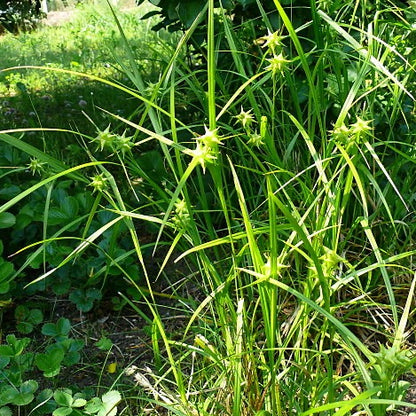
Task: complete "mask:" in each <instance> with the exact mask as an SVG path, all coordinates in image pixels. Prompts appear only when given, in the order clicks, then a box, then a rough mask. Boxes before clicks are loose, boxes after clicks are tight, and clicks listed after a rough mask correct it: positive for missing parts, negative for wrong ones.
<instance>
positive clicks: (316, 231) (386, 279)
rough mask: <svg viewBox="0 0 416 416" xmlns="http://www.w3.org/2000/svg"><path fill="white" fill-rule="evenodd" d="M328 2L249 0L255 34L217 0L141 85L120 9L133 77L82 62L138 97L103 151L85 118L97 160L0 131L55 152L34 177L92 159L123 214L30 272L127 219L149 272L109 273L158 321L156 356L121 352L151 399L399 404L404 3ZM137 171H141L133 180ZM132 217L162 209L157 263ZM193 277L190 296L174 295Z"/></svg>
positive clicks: (404, 263)
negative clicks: (194, 51)
mask: <svg viewBox="0 0 416 416" xmlns="http://www.w3.org/2000/svg"><path fill="white" fill-rule="evenodd" d="M334 3H335V2H334ZM331 4H332V2H317V3H316V4H315V2H310V4H309V3H308V4H305V5H303V6H301V10H302V12H303V13H304V15H305V16H306V17H307V18H306V19H305V21H301V22H299V20H296V19H295V18H294V17H293V16H292V15H291V12H292V11H293V9H292V8H291V6H286V5H284V4H283V2H282V3H281V2H279V1H278V0H274V5H275V8H276V11H277V12H278V16H279V18H278V21H274V20H273V21H272V20H270V19H269V17H268V13H267V12H266V10H264V8H263V7H262V2H260V1H256V5H257V7H258V10H259V15H260V16H261V24H260V27H261V30H262V31H263V33H262V34H261V35H260V36H259V33H258V30H259V29H258V27H259V22H258V21H253V20H247V21H243V22H238V23H237V22H235V21H233V19H232V16H229V15H227V13H226V12H225V11H224V9H222V8H221V7H219V8H218V7H215V6H216V4H215V3H214V1H213V0H209V1H208V2H207V4H206V6H205V7H204V8H203V9H202V10H201V12H200V14H199V15H198V16H197V18H196V20H195V22H194V24H192V25H191V26H190V27H189V29H187V30H186V31H185V32H184V34H183V37H182V39H181V40H180V41H179V44H178V47H177V49H176V50H172V51H171V56H172V58H171V59H170V60H169V61H168V62H166V64H165V68H164V70H163V71H162V72H161V75H160V78H159V81H158V82H157V83H156V84H153V85H152V88H151V91H150V92H149V89H148V88H147V87H148V86H147V85H146V83H145V80H144V79H143V78H142V75H141V73H140V70H139V68H138V67H137V65H136V61H135V57H134V51H133V50H132V49H131V48H130V47H129V43H128V41H127V39H126V38H125V37H124V36H123V28H122V25H121V24H120V23H119V21H118V19H117V15H116V13H115V12H113V13H114V19H115V25H116V26H118V29H119V31H120V33H121V36H122V37H123V39H124V42H125V50H126V55H127V56H128V61H125V60H124V61H120V66H121V68H122V69H123V70H124V71H125V72H126V73H127V75H128V76H129V77H130V80H131V82H132V83H133V84H134V85H135V88H136V89H135V90H132V89H131V90H130V89H127V88H125V87H123V86H121V85H118V84H116V83H115V82H110V81H106V80H100V79H98V77H94V80H99V81H101V82H105V83H107V84H109V85H111V86H112V87H114V88H115V91H117V90H120V91H123V92H126V93H129V94H130V95H131V96H132V97H134V98H135V99H137V100H139V101H141V103H142V106H141V109H142V113H141V114H140V116H139V117H135V118H134V117H133V118H123V117H121V116H119V115H115V114H113V117H114V119H115V120H117V122H120V123H124V124H125V126H126V128H127V127H128V128H129V129H131V130H134V131H135V133H134V135H133V136H131V137H130V138H126V137H125V136H120V135H118V136H117V134H116V133H114V134H113V133H112V132H111V131H110V127H109V128H108V130H107V131H105V132H101V136H97V137H101V138H106V139H108V140H107V141H108V143H107V141H106V142H105V143H104V142H103V143H104V144H103V148H104V147H105V146H107V145H108V147H109V149H110V150H111V157H112V160H111V162H109V161H107V162H106V163H104V162H103V161H102V162H101V161H99V160H98V159H97V157H96V151H95V150H96V149H94V146H96V145H97V144H98V145H99V146H101V144H100V143H101V142H100V143H98V142H97V140H98V139H97V138H93V137H89V138H88V137H85V142H86V143H87V142H88V141H90V142H92V143H91V144H89V145H88V143H87V145H86V148H87V151H86V155H87V156H88V157H89V159H90V160H89V161H88V162H85V163H84V164H80V165H78V166H75V167H72V168H69V167H66V166H64V165H63V164H62V162H60V161H57V160H55V159H53V158H51V157H50V156H48V155H47V153H46V152H41V151H39V150H37V149H35V148H33V147H31V146H30V145H29V144H26V143H22V142H17V141H16V140H13V138H12V137H11V136H9V135H8V134H6V133H2V134H1V136H0V138H2V139H3V140H5V141H8V142H9V143H10V144H14V145H16V146H19V147H20V148H21V149H22V150H24V151H27V152H28V153H29V154H31V156H35V155H36V157H37V158H38V159H39V160H40V161H42V162H48V163H49V164H52V165H53V166H54V167H55V168H56V170H57V171H58V173H56V174H55V175H54V176H51V177H49V178H47V179H44V180H43V181H42V182H39V184H38V185H36V186H37V187H41V186H44V185H47V184H48V183H49V182H52V181H55V180H58V179H59V178H60V177H62V176H63V175H77V177H80V175H82V174H81V172H82V171H83V170H85V169H86V168H94V169H96V175H95V176H93V179H92V182H91V181H89V179H88V177H86V176H85V175H83V176H82V180H83V181H84V182H85V183H88V182H90V184H91V186H93V188H94V190H95V192H96V195H97V199H99V200H98V202H97V204H96V205H95V207H96V208H97V207H98V206H99V205H101V206H102V207H103V208H102V209H106V210H109V211H111V212H112V213H114V214H115V217H114V219H112V221H110V222H108V223H107V224H105V225H104V226H103V227H102V228H100V229H98V230H95V231H94V232H92V231H90V230H89V225H88V224H89V223H90V221H91V220H90V219H88V220H87V221H86V224H85V227H84V233H83V235H82V236H80V239H81V240H80V243H79V245H78V246H77V247H76V248H75V249H74V250H73V251H72V252H71V253H70V254H68V256H67V257H66V258H65V259H64V260H63V262H62V263H61V264H59V265H58V266H57V267H56V268H53V269H50V270H49V271H47V272H46V273H44V274H43V275H42V276H40V277H39V279H45V278H49V276H51V275H52V274H53V272H54V271H55V270H56V269H57V268H59V267H61V266H63V265H64V264H69V263H70V262H71V261H72V260H74V259H76V258H77V257H78V256H80V255H82V253H83V251H84V250H85V249H86V248H88V246H90V245H91V244H95V242H96V241H98V240H99V239H100V238H101V237H102V235H103V234H104V233H105V232H106V231H107V230H109V229H111V227H113V226H115V225H116V224H117V223H118V222H124V223H125V224H126V226H127V228H128V230H129V234H130V238H131V240H132V243H133V247H134V250H133V251H132V253H131V255H135V256H137V259H138V263H139V264H140V266H141V268H142V270H143V280H142V281H137V279H134V278H133V277H132V276H130V275H129V273H128V272H127V271H126V270H124V269H123V268H122V267H121V266H120V273H122V274H123V275H124V277H125V278H126V279H127V280H128V281H130V283H131V284H132V286H133V287H134V288H135V289H136V290H137V292H139V293H140V294H141V296H142V297H143V299H144V302H145V303H146V305H147V309H148V311H150V316H147V320H148V322H149V324H151V328H152V348H153V356H154V362H153V365H152V366H149V367H148V368H144V367H143V368H135V370H134V371H130V372H129V374H130V375H132V376H133V377H134V378H135V380H136V382H137V384H138V386H140V388H141V397H142V399H143V397H144V400H145V401H147V403H148V404H147V405H146V409H144V410H143V411H153V412H157V408H158V406H162V407H163V408H165V409H166V411H167V412H168V413H169V414H176V415H186V416H188V415H212V414H221V415H233V416H237V415H258V416H260V415H262V416H265V415H278V416H283V415H293V414H301V415H309V414H320V415H346V414H357V415H358V414H367V415H374V416H381V415H384V414H386V412H387V411H389V410H393V409H398V408H399V407H400V406H404V405H405V402H404V394H405V391H406V387H408V385H407V384H406V383H404V382H403V381H401V377H403V375H405V374H406V373H407V372H409V371H411V368H412V366H413V364H414V361H415V360H414V354H413V351H412V349H411V348H410V347H409V345H408V344H407V341H406V337H407V335H408V334H407V333H406V327H407V326H408V324H409V320H410V319H411V318H412V316H411V313H410V309H411V305H412V303H413V302H414V299H413V292H414V284H415V283H414V282H415V279H414V277H413V273H412V271H411V270H412V256H413V255H414V251H412V250H411V238H406V237H403V233H404V231H403V229H404V225H403V222H405V218H406V217H407V215H408V213H409V212H411V210H412V207H413V205H412V203H411V201H408V200H407V199H408V193H409V190H410V189H411V186H412V179H403V178H402V177H401V176H400V174H399V172H401V169H402V167H403V165H405V166H406V168H407V169H408V170H409V171H412V169H414V158H413V157H412V155H411V152H410V150H411V149H413V144H412V142H411V140H409V138H410V137H411V134H410V133H409V126H410V125H412V123H413V119H412V117H413V115H412V114H411V112H409V111H408V110H406V107H405V106H404V105H403V103H405V102H408V101H409V100H410V102H413V100H414V97H413V95H412V86H414V68H413V67H412V65H411V64H410V59H408V58H407V57H406V56H405V54H404V53H405V49H406V46H405V45H406V38H407V36H409V32H408V31H407V30H410V29H408V28H409V22H408V21H407V20H406V14H405V13H404V11H403V10H400V9H398V8H394V7H393V6H391V7H388V4H385V5H384V4H382V2H378V7H377V8H376V9H375V10H372V13H369V14H366V13H365V12H364V10H365V4H364V2H360V1H357V2H355V3H353V4H352V3H351V4H349V3H348V4H347V5H345V6H343V7H342V8H340V9H339V10H336V8H334V7H331ZM110 7H111V6H110ZM398 21H399V22H400V24H398V23H397V22H398ZM201 22H206V24H205V26H204V27H205V29H206V34H205V39H204V42H205V44H204V48H205V52H204V53H203V54H202V56H196V57H195V56H193V57H191V58H192V59H194V60H195V61H196V62H197V65H196V64H195V62H193V61H192V59H189V57H187V56H186V46H187V45H190V44H191V39H192V36H193V33H194V31H195V29H196V28H197V27H198V26H199V25H201V24H202V23H201ZM239 35H241V36H239ZM253 45H255V46H254V49H253ZM402 49H403V52H402V51H401V50H402ZM188 52H189V51H188ZM406 53H410V52H409V51H407V52H406ZM224 62H226V65H224ZM403 68H406V71H403ZM38 70H39V68H38ZM55 71H60V72H62V73H64V72H68V71H65V70H55ZM71 74H73V75H74V72H71ZM404 74H406V75H404ZM90 78H92V77H91V76H90ZM383 106H388V109H387V108H385V110H383ZM401 131H404V133H402V132H401ZM103 134H104V135H103ZM120 137H121V138H120ZM149 143H152V145H153V147H152V152H154V153H153V154H154V155H156V154H158V155H159V156H160V157H162V158H163V163H164V173H163V178H157V177H154V176H152V174H151V173H149V172H148V171H146V169H144V167H143V163H142V162H143V159H141V158H140V157H139V156H138V153H139V152H140V149H141V148H143V147H144V146H148V145H149ZM120 146H121V147H120ZM91 147H92V148H91ZM103 148H101V150H103ZM112 169H117V172H119V173H120V172H122V174H119V175H118V176H117V175H114V174H112ZM137 177H139V178H140V179H141V181H142V182H144V183H145V185H146V186H143V187H142V188H141V190H140V188H139V190H138V191H137V188H136V187H135V186H134V183H135V178H137ZM80 180H81V177H80ZM126 184H127V186H125V185H126ZM126 188H127V189H129V190H130V191H131V193H133V194H134V195H135V197H134V198H128V197H127V196H126V195H127V193H126V191H125V189H126ZM32 191H33V188H32V189H29V190H28V191H27V192H26V193H25V194H22V195H20V196H18V197H15V198H14V199H12V200H11V201H9V202H8V203H6V204H4V205H3V206H2V207H0V212H2V211H5V210H7V209H10V208H11V207H12V206H13V205H14V204H15V203H17V202H18V200H20V199H22V198H24V197H25V195H26V194H29V193H30V192H32ZM104 201H105V202H106V203H105V205H104ZM95 214H96V212H95V211H93V212H91V214H90V216H89V218H92V217H93V216H94V215H95ZM400 215H402V217H400ZM141 224H151V225H152V227H154V228H153V229H155V238H154V253H158V252H159V250H161V248H162V247H166V246H167V247H168V249H167V250H164V253H165V255H164V258H163V260H162V262H161V268H160V270H159V271H158V272H157V273H155V274H154V275H153V274H152V273H149V271H148V265H149V262H152V258H146V256H144V255H143V250H142V247H141V242H140V236H139V233H138V229H139V227H140V226H141ZM406 227H407V228H409V230H411V227H412V224H410V223H409V224H406ZM386 233H388V234H389V235H391V236H394V238H395V239H396V240H397V241H402V240H403V239H404V241H405V242H406V244H405V245H401V244H399V245H394V244H392V242H391V241H389V239H388V238H386ZM409 233H411V231H409ZM47 237H48V236H47V235H45V238H44V240H43V241H42V242H41V243H40V244H42V245H47V244H48V243H49V241H48V238H47ZM54 238H58V237H51V239H54ZM172 259H173V260H174V261H176V262H179V261H181V260H183V259H186V260H187V261H188V262H189V264H190V271H189V275H188V277H186V270H183V274H184V275H185V279H183V280H182V282H181V285H178V284H176V282H173V283H172V287H171V295H172V298H174V299H177V300H180V302H179V303H180V305H181V306H180V307H179V309H180V315H181V316H183V315H185V316H186V317H187V319H186V322H182V323H180V324H179V323H178V325H182V326H181V333H182V336H181V337H180V339H178V337H177V336H175V337H171V334H170V332H169V330H168V327H167V326H166V322H165V321H164V316H163V315H162V314H161V313H160V310H159V307H158V300H157V294H156V293H155V290H154V284H155V282H156V280H157V279H158V278H159V277H160V276H162V275H168V274H169V267H170V264H171V260H172ZM115 263H116V262H115V261H114V259H113V260H112V264H115ZM180 264H183V263H180ZM399 281H400V282H404V284H405V285H406V287H407V288H408V295H407V296H405V297H403V296H399V295H398V291H397V288H398V286H399ZM402 284H403V283H402ZM194 286H196V287H197V288H198V294H197V295H195V298H188V299H187V298H186V297H185V296H183V295H182V293H181V290H182V289H183V287H194ZM181 288H182V289H181ZM130 304H131V306H132V307H133V308H134V309H135V310H137V312H138V313H140V314H142V315H143V314H144V313H143V311H141V309H140V308H139V306H138V305H136V304H135V303H134V302H130ZM386 368H388V370H386ZM408 406H412V405H408ZM413 407H414V406H413ZM149 409H153V410H149Z"/></svg>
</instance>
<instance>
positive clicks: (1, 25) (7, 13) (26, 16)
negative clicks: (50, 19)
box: [0, 0, 44, 33]
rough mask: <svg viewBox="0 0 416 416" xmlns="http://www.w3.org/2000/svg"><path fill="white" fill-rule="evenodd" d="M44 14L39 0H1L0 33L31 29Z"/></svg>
mask: <svg viewBox="0 0 416 416" xmlns="http://www.w3.org/2000/svg"><path fill="white" fill-rule="evenodd" d="M43 16H44V13H43V12H42V11H41V8H40V1H39V0H0V33H1V32H4V31H9V32H13V33H17V32H22V31H23V32H24V31H28V30H31V29H33V28H34V27H36V25H37V24H38V22H39V20H40V19H42V17H43Z"/></svg>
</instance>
